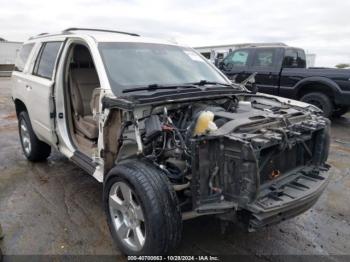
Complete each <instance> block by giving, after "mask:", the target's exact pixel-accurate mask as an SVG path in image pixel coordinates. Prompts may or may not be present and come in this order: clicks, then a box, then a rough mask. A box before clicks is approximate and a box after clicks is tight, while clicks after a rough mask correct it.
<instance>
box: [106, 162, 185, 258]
mask: <svg viewBox="0 0 350 262" xmlns="http://www.w3.org/2000/svg"><path fill="white" fill-rule="evenodd" d="M104 204H105V211H106V214H107V221H108V225H109V228H110V231H111V234H112V236H113V239H114V240H115V242H116V243H117V245H118V247H119V249H120V250H121V251H122V252H123V253H124V254H127V255H159V254H166V253H168V252H169V251H170V250H172V249H174V248H175V247H176V246H177V244H178V243H179V241H180V238H181V233H182V220H181V212H180V209H179V206H178V200H177V197H176V194H175V192H174V190H173V188H172V187H171V186H170V184H169V181H168V178H167V177H166V175H165V174H164V173H163V172H162V171H161V170H159V169H157V168H156V167H154V166H153V165H152V164H149V163H146V162H143V161H140V160H128V161H125V162H122V163H121V164H119V165H118V166H116V167H114V168H113V169H112V170H111V171H110V172H109V174H108V176H107V181H106V182H105V186H104Z"/></svg>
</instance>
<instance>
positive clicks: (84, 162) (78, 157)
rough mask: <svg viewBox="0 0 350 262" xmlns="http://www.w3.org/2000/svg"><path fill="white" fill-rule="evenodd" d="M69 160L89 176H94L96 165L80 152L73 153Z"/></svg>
mask: <svg viewBox="0 0 350 262" xmlns="http://www.w3.org/2000/svg"><path fill="white" fill-rule="evenodd" d="M71 160H72V161H73V162H74V163H76V164H77V165H78V166H79V167H81V168H82V169H84V170H85V171H86V172H88V173H89V174H90V175H93V174H94V172H95V170H96V167H97V164H96V163H94V162H92V159H91V158H90V157H88V156H86V155H85V154H83V153H81V152H80V151H75V152H74V154H73V156H72V157H71Z"/></svg>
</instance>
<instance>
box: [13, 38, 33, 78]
mask: <svg viewBox="0 0 350 262" xmlns="http://www.w3.org/2000/svg"><path fill="white" fill-rule="evenodd" d="M33 46H34V43H32V44H25V45H23V46H22V48H21V51H20V52H19V54H18V56H17V58H16V62H15V71H19V72H22V71H23V69H24V66H25V64H26V62H27V60H28V57H29V54H30V52H31V51H32V49H33Z"/></svg>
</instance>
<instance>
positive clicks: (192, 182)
mask: <svg viewBox="0 0 350 262" xmlns="http://www.w3.org/2000/svg"><path fill="white" fill-rule="evenodd" d="M289 102H290V101H289ZM289 102H288V101H287V102H281V101H279V100H277V99H275V98H274V97H269V96H263V95H252V94H240V95H232V96H221V97H220V98H211V99H202V100H199V101H180V102H176V101H175V102H174V101H171V102H168V103H166V102H162V103H159V104H156V105H155V104H153V105H149V106H148V105H141V106H138V107H135V108H134V109H133V110H132V111H129V112H124V114H123V130H122V131H121V135H120V139H119V141H120V148H119V152H118V158H117V161H121V160H123V159H126V158H129V157H134V156H136V155H137V157H144V158H146V159H147V160H148V161H150V162H152V163H153V164H154V165H156V166H157V167H158V168H160V169H161V170H163V171H164V173H165V174H166V176H167V177H168V178H169V180H170V181H171V183H172V185H173V187H174V189H175V191H176V193H177V195H178V199H179V201H180V206H181V209H182V212H183V219H189V218H193V217H196V216H199V215H206V214H217V215H218V216H219V217H220V218H221V219H224V220H234V217H237V216H239V217H241V218H243V220H244V221H245V222H246V223H247V224H248V226H249V228H250V229H251V230H254V229H255V228H259V227H263V226H267V225H270V224H273V223H276V222H278V221H280V220H284V219H286V218H288V217H291V216H294V215H296V214H297V213H300V212H303V210H304V209H305V208H306V206H309V205H306V204H305V203H304V204H302V203H301V202H300V201H298V200H300V199H305V198H306V197H307V196H311V195H312V196H315V197H316V196H317V197H318V196H319V194H320V193H321V192H322V190H323V188H324V187H325V184H326V181H327V179H326V178H325V177H324V176H323V175H322V174H323V173H324V172H323V171H326V170H328V168H329V167H328V165H327V164H326V163H325V161H326V159H327V156H328V150H329V121H328V120H327V119H325V118H323V117H322V116H320V114H318V113H317V112H313V111H312V109H310V108H303V107H300V106H296V105H292V104H290V103H289ZM319 190H320V193H319V194H316V193H315V192H316V191H317V192H318V191H319ZM316 199H317V198H316ZM310 201H311V199H310ZM315 201H316V200H315ZM311 202H312V201H311ZM311 202H310V203H311ZM308 203H309V202H308ZM281 207H286V211H288V212H284V211H283V210H282V211H281ZM291 207H293V208H291ZM276 212H277V213H278V214H279V217H278V218H276ZM262 214H263V215H262ZM236 215H237V216H236Z"/></svg>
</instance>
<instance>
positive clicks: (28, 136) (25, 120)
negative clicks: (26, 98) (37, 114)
mask: <svg viewBox="0 0 350 262" xmlns="http://www.w3.org/2000/svg"><path fill="white" fill-rule="evenodd" d="M18 130H19V137H20V140H21V145H22V150H23V153H24V155H25V156H26V158H27V159H28V160H30V161H34V162H35V161H43V160H45V159H46V158H47V157H48V156H49V155H50V153H51V147H50V146H49V145H48V144H46V143H44V142H42V141H40V140H39V139H38V138H37V136H36V135H35V133H34V131H33V128H32V125H31V123H30V119H29V115H28V113H27V112H26V111H22V112H21V113H20V114H19V115H18Z"/></svg>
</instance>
